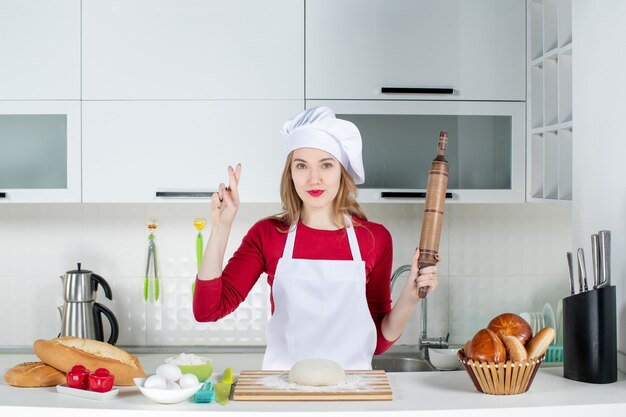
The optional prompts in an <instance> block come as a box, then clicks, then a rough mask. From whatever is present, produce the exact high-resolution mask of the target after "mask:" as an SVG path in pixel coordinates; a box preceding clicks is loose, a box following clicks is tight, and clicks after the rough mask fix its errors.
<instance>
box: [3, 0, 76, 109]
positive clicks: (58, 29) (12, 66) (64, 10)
mask: <svg viewBox="0 0 626 417" xmlns="http://www.w3.org/2000/svg"><path fill="white" fill-rule="evenodd" d="M0 99H2V100H40V99H46V100H55V99H57V100H58V99H61V100H62V99H66V100H67V99H80V0H54V1H50V0H20V1H15V0H0Z"/></svg>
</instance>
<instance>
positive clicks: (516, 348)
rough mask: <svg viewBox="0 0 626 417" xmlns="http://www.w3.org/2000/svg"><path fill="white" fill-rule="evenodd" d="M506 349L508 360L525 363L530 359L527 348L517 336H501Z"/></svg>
mask: <svg viewBox="0 0 626 417" xmlns="http://www.w3.org/2000/svg"><path fill="white" fill-rule="evenodd" d="M500 339H502V343H504V348H505V349H506V356H507V359H508V360H510V361H513V362H518V361H524V360H526V359H528V353H527V352H526V348H525V347H524V345H522V342H520V340H519V339H518V338H517V337H515V336H500Z"/></svg>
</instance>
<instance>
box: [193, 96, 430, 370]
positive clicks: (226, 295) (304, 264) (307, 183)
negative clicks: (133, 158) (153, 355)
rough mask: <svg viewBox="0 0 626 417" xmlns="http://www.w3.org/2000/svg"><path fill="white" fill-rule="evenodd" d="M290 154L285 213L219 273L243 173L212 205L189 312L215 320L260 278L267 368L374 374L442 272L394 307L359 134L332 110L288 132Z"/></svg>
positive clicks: (253, 233) (262, 227)
mask: <svg viewBox="0 0 626 417" xmlns="http://www.w3.org/2000/svg"><path fill="white" fill-rule="evenodd" d="M282 133H283V136H285V139H286V149H287V152H288V156H287V161H286V163H285V169H284V171H283V176H282V180H281V186H280V187H281V199H282V204H283V210H284V211H283V213H281V214H279V215H277V216H274V217H270V218H265V219H262V220H260V221H259V222H257V223H256V224H255V225H254V226H252V228H251V229H250V230H249V231H248V233H247V235H246V236H245V237H244V238H243V241H242V243H241V246H240V247H239V249H237V251H236V252H235V254H234V255H233V257H232V258H231V259H230V260H229V261H228V263H227V265H226V267H225V268H224V269H222V264H223V260H224V252H225V249H226V243H227V241H228V236H229V234H230V229H231V226H232V224H233V221H234V219H235V215H236V213H237V209H238V207H239V194H238V185H239V179H240V175H241V165H237V167H236V168H235V169H233V168H232V167H228V176H229V186H228V187H226V186H225V184H220V186H219V189H218V192H217V193H215V194H213V197H212V199H211V225H212V227H211V234H210V237H209V240H208V243H207V247H206V251H205V255H204V257H203V259H202V264H201V265H200V270H199V272H198V276H197V279H196V287H195V293H194V299H193V311H194V315H195V317H196V320H198V321H216V320H219V319H220V318H222V317H224V316H226V315H228V314H229V313H231V312H232V311H233V310H235V309H236V308H237V306H238V305H239V304H240V303H241V302H242V301H243V300H244V299H245V298H246V296H247V295H248V293H249V292H250V290H251V289H252V287H253V286H254V284H255V283H256V281H257V280H258V278H259V276H260V275H261V274H262V273H264V272H265V273H266V274H267V276H268V283H269V285H270V287H271V296H270V302H271V310H272V316H271V318H270V319H269V321H268V324H267V349H266V352H265V357H264V360H263V369H289V368H290V367H291V366H292V365H293V364H294V363H295V362H297V361H299V360H301V359H307V358H326V359H332V360H334V361H336V362H338V363H339V364H340V365H341V366H342V367H343V368H344V369H371V361H372V355H374V354H380V353H382V352H384V351H385V350H387V349H388V348H389V347H390V346H391V345H392V344H393V343H394V342H395V341H396V340H397V339H398V338H399V337H400V335H401V334H402V332H403V331H404V329H405V327H406V325H407V322H408V320H409V317H410V315H411V312H412V311H413V309H414V308H415V306H416V305H417V303H418V301H419V296H418V290H419V288H421V287H428V288H429V290H430V291H432V290H433V289H434V288H435V287H436V286H437V269H436V267H428V268H424V269H422V270H418V267H417V259H418V257H419V251H416V253H415V256H414V257H413V260H412V268H411V272H410V274H409V277H408V279H407V283H406V285H405V287H404V289H403V291H402V294H401V295H400V297H399V299H398V300H397V302H396V304H395V305H394V306H393V308H391V294H390V276H391V266H392V241H391V236H390V234H389V232H388V231H387V229H385V228H384V227H383V226H382V225H380V224H376V223H373V222H369V221H367V218H366V216H365V214H364V213H363V211H362V209H361V207H360V206H359V204H358V203H357V202H356V200H355V197H356V184H362V183H363V181H364V172H363V161H362V154H361V146H362V145H361V135H360V133H359V131H358V129H357V127H356V126H355V125H354V124H352V123H351V122H348V121H346V120H341V119H337V118H336V117H335V115H334V113H333V112H332V110H330V109H329V108H327V107H317V108H314V109H310V110H306V111H304V112H303V113H301V114H299V115H297V116H296V117H295V118H294V119H293V120H291V121H288V122H287V123H285V125H284V127H283V130H282Z"/></svg>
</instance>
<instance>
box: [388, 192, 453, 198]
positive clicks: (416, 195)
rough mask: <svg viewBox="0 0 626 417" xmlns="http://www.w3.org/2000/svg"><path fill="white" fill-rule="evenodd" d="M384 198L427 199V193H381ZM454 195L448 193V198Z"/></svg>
mask: <svg viewBox="0 0 626 417" xmlns="http://www.w3.org/2000/svg"><path fill="white" fill-rule="evenodd" d="M380 196H381V197H382V198H426V192H425V191H419V192H410V191H383V192H381V193H380ZM452 197H453V194H452V193H446V198H452Z"/></svg>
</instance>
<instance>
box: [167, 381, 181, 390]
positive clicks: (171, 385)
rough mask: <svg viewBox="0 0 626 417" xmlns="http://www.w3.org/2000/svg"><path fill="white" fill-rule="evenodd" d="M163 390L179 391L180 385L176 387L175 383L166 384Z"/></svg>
mask: <svg viewBox="0 0 626 417" xmlns="http://www.w3.org/2000/svg"><path fill="white" fill-rule="evenodd" d="M165 389H166V390H180V385H178V384H177V383H176V382H168V383H167V385H165Z"/></svg>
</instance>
